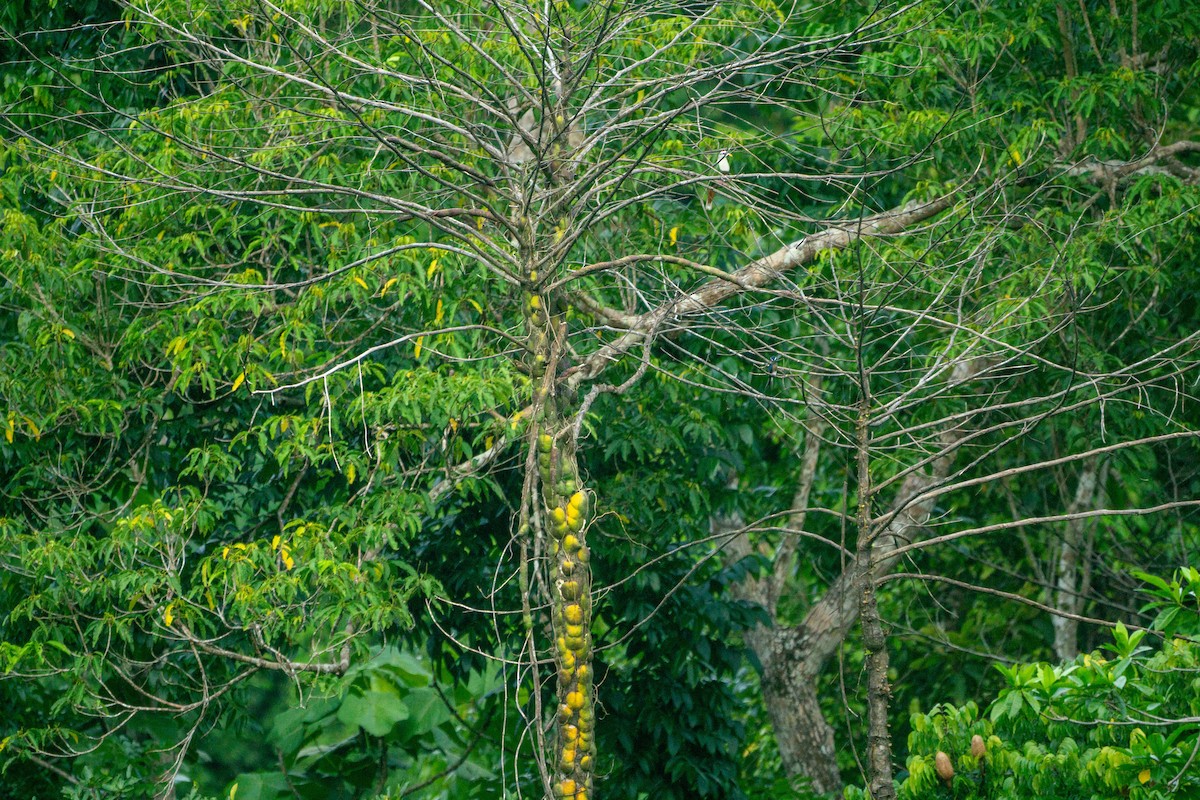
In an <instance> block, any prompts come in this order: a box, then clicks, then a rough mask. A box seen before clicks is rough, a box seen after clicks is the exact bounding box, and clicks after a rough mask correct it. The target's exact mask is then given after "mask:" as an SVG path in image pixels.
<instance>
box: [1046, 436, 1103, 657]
mask: <svg viewBox="0 0 1200 800" xmlns="http://www.w3.org/2000/svg"><path fill="white" fill-rule="evenodd" d="M1098 472H1099V468H1098V465H1097V463H1096V459H1089V460H1088V461H1085V462H1084V463H1083V468H1082V469H1081V470H1080V473H1079V482H1078V483H1077V484H1076V486H1075V497H1074V499H1073V500H1072V501H1071V505H1070V506H1069V507H1068V509H1067V513H1068V514H1078V513H1079V512H1081V511H1085V510H1087V509H1089V508H1091V507H1092V506H1093V505H1094V504H1095V498H1096V484H1097V480H1096V478H1097V474H1098ZM1089 521H1090V518H1089V517H1081V518H1075V519H1070V520H1068V521H1067V525H1066V530H1065V531H1064V533H1063V543H1062V549H1061V550H1060V551H1059V554H1058V567H1057V570H1056V572H1055V582H1054V603H1053V605H1054V606H1055V607H1056V608H1057V609H1059V610H1060V611H1064V612H1066V613H1067V614H1074V615H1076V616H1078V615H1079V614H1081V613H1082V612H1083V593H1082V591H1081V587H1080V577H1081V574H1080V573H1081V569H1086V568H1087V565H1086V564H1081V562H1080V555H1081V554H1082V553H1083V551H1084V549H1085V547H1084V542H1085V538H1086V535H1087V525H1088V523H1089ZM1050 624H1051V625H1052V626H1053V627H1054V655H1055V657H1056V658H1058V660H1059V661H1074V660H1075V656H1077V655H1079V621H1078V620H1077V619H1074V618H1072V617H1068V616H1060V615H1057V614H1056V615H1054V616H1052V617H1050Z"/></svg>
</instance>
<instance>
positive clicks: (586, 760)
mask: <svg viewBox="0 0 1200 800" xmlns="http://www.w3.org/2000/svg"><path fill="white" fill-rule="evenodd" d="M579 768H580V769H581V770H583V771H584V772H587V771H589V770H590V769H591V768H592V757H591V756H584V757H583V758H581V759H579Z"/></svg>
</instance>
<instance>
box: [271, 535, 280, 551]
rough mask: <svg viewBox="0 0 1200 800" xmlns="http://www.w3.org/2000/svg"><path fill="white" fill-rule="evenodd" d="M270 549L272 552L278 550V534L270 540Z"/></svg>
mask: <svg viewBox="0 0 1200 800" xmlns="http://www.w3.org/2000/svg"><path fill="white" fill-rule="evenodd" d="M271 549H272V550H278V549H279V534H276V535H275V538H274V539H272V540H271Z"/></svg>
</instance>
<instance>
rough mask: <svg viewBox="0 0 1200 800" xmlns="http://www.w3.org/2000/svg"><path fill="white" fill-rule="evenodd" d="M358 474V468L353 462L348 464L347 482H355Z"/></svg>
mask: <svg viewBox="0 0 1200 800" xmlns="http://www.w3.org/2000/svg"><path fill="white" fill-rule="evenodd" d="M357 474H358V470H356V469H355V468H354V465H353V464H349V465H347V466H346V483H354V476H355V475H357Z"/></svg>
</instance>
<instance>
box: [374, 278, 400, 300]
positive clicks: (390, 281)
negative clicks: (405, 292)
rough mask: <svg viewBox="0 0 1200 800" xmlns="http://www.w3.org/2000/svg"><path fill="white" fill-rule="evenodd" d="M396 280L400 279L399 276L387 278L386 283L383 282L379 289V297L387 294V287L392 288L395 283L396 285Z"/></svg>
mask: <svg viewBox="0 0 1200 800" xmlns="http://www.w3.org/2000/svg"><path fill="white" fill-rule="evenodd" d="M398 280H400V279H399V278H389V279H388V282H387V283H385V284H384V285H383V288H382V289H380V290H379V296H380V297H383V296H384V295H385V294H387V293H388V289H390V288H392V287H393V286H395V285H396V281H398Z"/></svg>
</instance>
